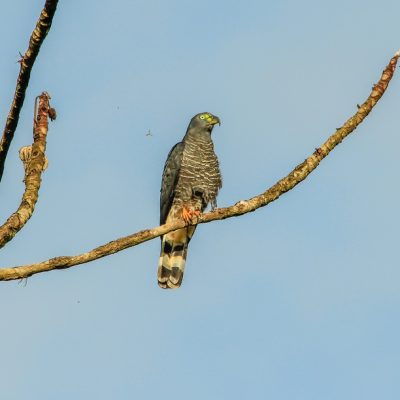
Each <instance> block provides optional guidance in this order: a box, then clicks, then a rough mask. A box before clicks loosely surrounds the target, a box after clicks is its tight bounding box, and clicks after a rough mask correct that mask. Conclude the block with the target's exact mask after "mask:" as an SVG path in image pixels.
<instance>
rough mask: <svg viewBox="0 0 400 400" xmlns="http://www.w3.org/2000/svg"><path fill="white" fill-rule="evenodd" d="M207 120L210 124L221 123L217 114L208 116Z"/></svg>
mask: <svg viewBox="0 0 400 400" xmlns="http://www.w3.org/2000/svg"><path fill="white" fill-rule="evenodd" d="M207 122H208V124H209V125H211V126H214V125H216V124H218V125H221V121H220V119H219V118H218V117H217V116H215V115H210V116H209V117H208V118H207Z"/></svg>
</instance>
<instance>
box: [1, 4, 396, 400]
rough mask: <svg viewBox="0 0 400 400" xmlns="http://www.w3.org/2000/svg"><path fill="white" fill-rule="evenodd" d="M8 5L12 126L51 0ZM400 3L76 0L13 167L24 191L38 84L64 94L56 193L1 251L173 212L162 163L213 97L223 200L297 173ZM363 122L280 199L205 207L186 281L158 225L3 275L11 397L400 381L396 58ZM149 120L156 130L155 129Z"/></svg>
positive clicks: (279, 395) (114, 229)
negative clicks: (175, 279) (65, 259)
mask: <svg viewBox="0 0 400 400" xmlns="http://www.w3.org/2000/svg"><path fill="white" fill-rule="evenodd" d="M6 3H7V4H3V5H2V14H3V16H6V17H4V18H3V23H2V24H1V25H0V35H1V37H3V38H6V40H3V41H2V44H1V52H2V57H1V58H0V79H1V84H0V89H1V92H2V96H1V97H0V111H1V116H2V119H3V124H4V121H5V118H6V115H7V112H8V109H9V105H10V101H11V99H12V95H13V91H14V87H15V80H16V77H17V73H18V64H17V63H16V61H17V60H18V51H21V52H23V51H25V49H26V45H27V42H28V38H29V35H30V33H31V31H32V29H33V27H34V25H35V23H36V20H37V17H38V15H39V13H40V10H41V6H42V4H41V3H43V2H34V1H28V0H20V1H18V2H6ZM399 14H400V4H399V2H398V1H395V0H393V1H389V0H383V1H381V2H379V4H378V3H377V2H375V1H361V0H360V1H359V0H353V1H344V0H336V1H335V2H333V1H328V2H317V1H311V0H308V1H307V0H306V1H303V2H296V1H293V0H287V1H280V2H277V1H247V2H245V1H237V2H234V3H233V2H229V1H224V0H222V1H218V2H215V1H214V2H212V1H202V2H191V1H178V0H171V1H168V2H166V1H156V0H147V1H125V0H122V1H120V2H118V5H115V4H113V3H112V2H108V1H86V2H78V1H60V4H59V7H58V10H57V14H56V16H55V19H54V24H53V27H52V30H51V32H50V34H49V36H48V38H47V39H46V41H45V43H44V45H43V47H42V50H41V52H40V55H39V57H38V59H37V62H36V64H35V67H34V70H33V72H32V76H31V84H30V86H29V89H28V92H27V97H26V102H25V107H24V109H23V111H22V113H21V119H20V123H19V126H18V130H17V132H16V136H15V139H14V141H13V144H12V146H11V149H10V154H9V157H8V160H7V164H6V170H5V175H4V178H3V181H2V183H1V185H0V196H1V209H0V216H1V218H2V220H5V219H6V218H7V217H8V215H9V214H10V213H11V212H13V211H14V210H15V208H16V207H17V205H18V203H19V200H20V197H21V195H22V192H23V184H22V179H23V168H22V165H21V162H20V161H19V159H18V149H19V148H20V147H21V146H24V145H27V144H30V143H31V140H32V139H31V132H32V110H33V101H34V98H35V96H36V95H38V94H39V93H40V92H41V91H43V90H47V91H48V92H49V93H50V94H51V95H52V97H53V106H54V107H55V108H56V109H57V111H58V119H57V121H55V122H54V123H52V124H51V126H50V131H49V137H48V150H47V156H48V158H49V168H48V170H47V171H46V172H45V174H44V175H43V184H42V188H41V192H40V199H39V202H38V205H37V207H36V211H35V213H34V215H33V217H32V219H31V220H30V221H29V222H28V224H27V225H26V227H25V228H24V229H23V230H22V231H21V232H20V233H19V234H18V236H17V237H16V238H15V239H14V240H13V241H12V242H10V243H9V244H8V245H7V246H6V247H5V248H3V249H2V250H1V255H0V261H1V266H12V265H21V264H25V263H31V262H36V261H42V260H45V259H48V258H51V257H54V256H59V255H73V254H78V253H80V252H83V251H87V250H89V249H91V248H93V247H95V246H97V245H100V244H103V243H105V242H108V241H110V240H113V239H115V238H117V237H120V236H124V235H127V234H130V233H133V232H136V231H138V230H140V229H144V228H148V227H152V226H156V225H157V222H158V218H159V215H158V196H159V186H160V180H161V173H162V168H163V164H164V161H165V158H166V156H167V154H168V151H169V149H170V148H171V147H172V145H173V144H175V143H176V142H177V141H179V140H180V139H181V137H182V136H183V134H184V133H185V129H186V127H187V124H188V122H189V120H190V118H191V117H192V116H193V115H194V114H196V113H198V112H201V111H210V112H212V113H214V114H216V115H218V116H219V117H220V118H221V120H222V125H221V127H217V128H216V129H215V130H214V133H213V136H214V142H215V148H216V152H217V154H218V156H219V159H220V164H221V169H222V173H223V178H224V187H223V189H222V191H221V193H220V196H219V205H221V206H228V205H231V204H233V203H235V202H236V201H238V200H240V199H246V198H249V197H251V196H254V195H256V194H258V193H260V192H262V191H263V190H265V189H266V188H267V187H269V186H270V185H271V184H273V183H275V182H276V181H277V180H278V179H280V178H281V177H283V176H284V175H286V174H287V173H288V172H289V171H290V170H291V169H292V168H293V167H294V166H295V165H297V164H298V163H299V162H301V161H303V160H304V158H306V157H307V156H308V155H309V154H311V153H312V152H313V151H314V148H315V147H317V146H318V145H320V144H321V143H322V142H323V141H324V140H325V139H326V138H327V136H328V135H329V134H330V133H331V132H333V131H334V130H335V128H337V127H339V126H340V125H341V124H342V123H343V122H344V121H345V120H346V119H347V118H348V117H349V116H350V115H352V114H353V113H354V111H355V110H356V104H357V103H361V102H362V101H364V99H365V98H366V97H367V96H368V94H369V92H370V89H371V86H372V84H373V83H374V82H376V81H377V80H378V79H379V77H380V74H381V71H382V69H383V68H384V66H385V65H386V64H387V62H388V61H389V59H390V57H391V56H392V55H393V54H394V52H395V51H396V50H398V48H399V47H400V40H399V28H398V16H399ZM398 72H399V71H397V75H396V76H395V77H394V79H393V82H392V83H391V86H390V87H389V89H388V91H387V93H386V94H385V96H384V98H383V99H382V101H381V102H380V103H379V104H378V105H377V107H376V108H375V109H374V111H373V112H372V114H371V115H370V116H369V117H368V118H367V119H366V120H365V122H364V123H363V124H362V125H361V126H360V127H359V129H358V130H357V132H356V133H355V134H353V135H352V136H351V137H349V138H348V139H346V140H345V142H343V143H342V144H341V145H340V146H339V147H338V148H337V149H336V150H335V151H334V152H333V153H332V154H331V155H330V156H329V157H328V159H326V160H324V161H323V162H322V163H321V165H320V166H319V168H318V169H317V170H316V171H315V172H314V173H313V174H312V175H311V176H310V177H309V178H308V179H307V180H306V181H305V182H303V183H302V184H301V185H299V186H297V187H296V188H295V189H294V190H292V191H291V192H289V193H288V194H286V195H285V196H283V197H282V198H281V199H279V201H277V202H275V203H273V204H271V205H270V206H269V207H267V208H264V209H261V210H258V211H257V212H255V213H252V214H251V215H246V216H243V217H241V218H231V219H229V220H225V221H222V222H216V223H211V224H207V225H202V226H200V227H199V228H198V230H197V231H196V235H195V237H194V239H193V240H192V242H191V245H190V249H189V256H188V261H187V269H186V273H185V279H184V283H183V286H182V287H181V288H180V289H179V290H176V291H163V290H161V289H159V288H158V286H157V283H156V265H157V259H158V255H159V246H160V243H159V240H158V239H157V240H153V241H151V242H148V243H145V244H143V245H141V246H138V247H135V248H131V249H128V250H126V251H123V252H121V253H118V254H116V255H113V256H111V257H107V258H105V259H102V260H99V261H96V262H93V263H91V264H87V265H82V266H78V267H76V268H72V269H69V270H65V271H55V272H51V273H45V274H41V275H36V276H34V277H31V278H29V279H28V281H27V284H26V286H25V284H24V283H20V284H19V283H18V282H6V283H2V284H1V285H0V286H1V290H0V301H1V303H2V304H3V307H2V318H1V322H0V327H1V332H2V335H1V337H2V341H3V346H2V350H1V363H0V383H1V387H2V398H4V399H7V400H22V399H24V400H25V399H29V400H36V399H37V400H39V399H40V400H52V399H57V400H64V399H65V400H67V399H68V400H70V399H74V400H80V399H90V398H95V399H98V400H103V399H110V398H113V399H122V400H124V399H132V398H141V399H160V398H163V399H193V400H197V399H211V400H212V399H245V398H252V399H266V398H272V399H275V400H289V399H290V400H293V399H296V400H303V399H304V400H310V399H328V400H329V399H341V400H347V399H352V400H353V399H363V400H368V399H376V398H382V399H386V400H388V399H398V398H399V396H400V383H399V382H400V369H399V358H400V348H399V344H398V338H399V335H400V317H399V312H398V310H399V308H400V290H399V281H400V271H399V268H398V267H399V260H398V226H399V223H400V215H399V212H398V204H399V201H400V190H399V186H398V184H397V182H398V173H397V163H398V148H399V145H400V139H399V126H398V112H399V111H398V107H399V104H400V76H399V75H398ZM149 130H150V132H151V136H146V133H147V132H148V131H149Z"/></svg>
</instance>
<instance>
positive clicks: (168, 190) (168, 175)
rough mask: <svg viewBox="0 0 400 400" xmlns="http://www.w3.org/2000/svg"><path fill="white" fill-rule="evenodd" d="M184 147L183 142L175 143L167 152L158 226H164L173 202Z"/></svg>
mask: <svg viewBox="0 0 400 400" xmlns="http://www.w3.org/2000/svg"><path fill="white" fill-rule="evenodd" d="M184 147H185V145H184V144H183V142H179V143H177V144H176V145H175V146H174V147H173V148H172V149H171V151H170V152H169V154H168V157H167V161H166V162H165V166H164V172H163V177H162V182H161V193H160V224H165V221H166V220H167V216H168V213H169V210H170V209H171V206H172V201H173V200H174V195H175V188H176V185H177V183H178V178H179V171H180V168H181V162H182V156H183V148H184Z"/></svg>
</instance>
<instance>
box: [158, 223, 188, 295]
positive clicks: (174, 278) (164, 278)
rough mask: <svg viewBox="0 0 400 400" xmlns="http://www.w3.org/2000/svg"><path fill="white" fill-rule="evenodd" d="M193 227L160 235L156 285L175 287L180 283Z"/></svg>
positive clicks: (168, 287)
mask: <svg viewBox="0 0 400 400" xmlns="http://www.w3.org/2000/svg"><path fill="white" fill-rule="evenodd" d="M194 230H195V227H193V226H191V227H188V228H183V229H179V230H177V231H175V232H170V233H167V234H166V235H164V236H163V237H162V242H161V254H160V260H159V262H158V272H157V279H158V285H159V286H160V287H161V288H163V289H177V288H178V287H179V286H181V284H182V279H183V273H184V271H185V264H186V255H187V249H188V244H189V241H190V239H191V237H192V235H193V232H194Z"/></svg>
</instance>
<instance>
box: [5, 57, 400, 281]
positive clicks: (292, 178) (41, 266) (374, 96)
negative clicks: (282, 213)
mask: <svg viewBox="0 0 400 400" xmlns="http://www.w3.org/2000/svg"><path fill="white" fill-rule="evenodd" d="M399 57H400V51H398V52H397V53H396V54H395V55H394V57H393V58H392V59H391V60H390V62H389V64H388V66H387V67H386V68H385V70H384V71H383V73H382V76H381V78H380V80H379V82H378V83H377V84H376V85H374V86H373V88H372V92H371V94H370V95H369V97H368V99H367V100H366V101H365V102H364V103H363V104H362V105H361V106H358V111H357V112H356V113H355V114H354V115H353V116H352V117H351V118H349V119H348V120H347V121H346V123H345V124H344V125H343V126H342V127H341V128H339V129H337V130H336V132H335V133H333V134H332V135H331V136H330V137H329V138H328V140H327V141H326V142H325V143H324V144H322V145H321V146H320V147H318V148H317V149H316V150H315V151H314V153H313V154H312V155H311V156H310V157H308V158H307V159H306V160H305V161H304V162H302V163H301V164H299V165H298V166H297V167H296V168H294V169H293V171H292V172H290V173H289V175H287V176H286V177H285V178H283V179H281V180H280V181H278V182H277V183H276V184H275V185H273V186H271V187H270V188H269V189H267V190H266V191H265V192H264V193H261V194H260V195H258V196H255V197H253V198H251V199H249V200H245V201H239V202H238V203H236V204H235V205H233V206H230V207H226V208H220V209H217V210H214V211H212V212H209V213H207V214H203V215H201V216H200V217H199V219H198V221H197V223H199V224H200V223H208V222H211V221H215V220H221V219H225V218H231V217H235V216H239V215H243V214H246V213H248V212H252V211H255V210H256V209H258V208H260V207H264V206H266V205H267V204H269V203H271V202H273V201H275V200H276V199H278V198H279V197H280V196H281V195H282V194H284V193H286V192H288V191H289V190H291V189H293V188H294V187H295V186H296V185H297V184H299V183H300V182H301V181H303V180H304V179H305V178H307V176H308V175H309V174H310V173H311V172H312V171H314V170H315V169H316V168H317V166H318V165H319V163H320V161H321V160H322V159H324V158H325V157H326V156H327V155H328V154H329V153H330V152H331V151H332V150H333V149H334V148H335V147H336V146H337V145H338V144H339V143H341V141H342V140H343V139H344V138H346V137H347V136H348V135H349V134H350V133H351V132H353V131H354V130H355V129H356V128H357V126H358V125H359V124H360V123H361V122H362V121H363V120H364V119H365V117H366V116H367V115H368V114H369V113H370V111H371V110H372V108H373V107H374V106H375V104H376V103H377V102H378V101H379V99H380V98H381V97H382V95H383V94H384V92H385V90H386V89H387V87H388V84H389V82H390V80H391V78H392V77H393V74H394V71H395V68H396V64H397V61H398V59H399ZM184 226H185V223H184V222H183V221H180V222H176V223H171V224H165V225H161V226H159V227H156V228H153V229H147V230H143V231H140V232H138V233H135V234H133V235H130V236H126V237H123V238H120V239H117V240H114V241H112V242H110V243H107V244H105V245H102V246H99V247H97V248H95V249H93V250H91V251H89V252H87V253H83V254H80V255H77V256H69V257H67V256H66V257H55V258H51V259H50V260H47V261H43V262H40V263H37V264H30V265H24V266H19V267H14V268H3V269H0V280H14V279H21V278H27V277H29V276H31V275H34V274H37V273H40V272H45V271H50V270H53V269H64V268H70V267H73V266H75V265H79V264H84V263H87V262H90V261H93V260H97V259H99V258H102V257H105V256H108V255H111V254H114V253H116V252H118V251H121V250H124V249H127V248H128V247H132V246H136V245H138V244H140V243H143V242H146V241H148V240H151V239H154V238H156V237H157V236H161V235H164V234H165V233H168V232H171V231H174V230H176V229H179V228H182V227H184Z"/></svg>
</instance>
